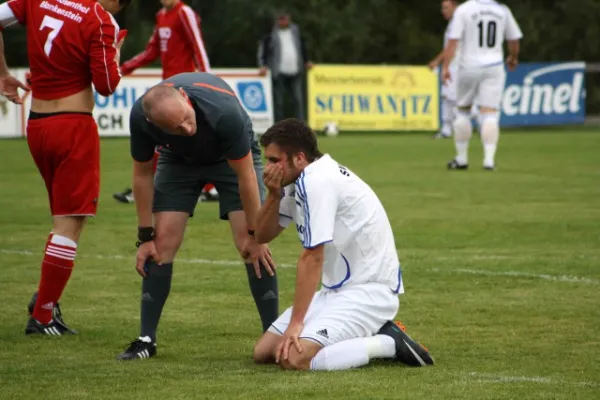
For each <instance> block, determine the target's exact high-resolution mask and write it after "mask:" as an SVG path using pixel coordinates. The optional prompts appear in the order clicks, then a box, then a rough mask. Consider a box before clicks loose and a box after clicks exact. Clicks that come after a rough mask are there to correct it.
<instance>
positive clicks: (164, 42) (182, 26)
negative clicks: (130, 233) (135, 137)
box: [113, 0, 218, 203]
mask: <svg viewBox="0 0 600 400" xmlns="http://www.w3.org/2000/svg"><path fill="white" fill-rule="evenodd" d="M160 3H161V4H162V6H163V8H161V9H160V11H159V12H158V13H156V20H155V21H156V24H155V27H154V31H153V32H152V36H151V37H150V40H149V41H148V44H147V45H146V49H145V50H144V51H142V52H141V53H139V54H137V55H136V56H135V57H133V58H132V59H130V60H128V61H126V62H124V63H123V65H121V72H122V74H123V76H126V75H129V74H131V73H132V72H133V71H135V70H136V69H138V68H141V67H144V66H146V65H148V64H150V63H152V62H154V61H155V60H157V59H158V58H159V57H160V61H161V64H162V70H163V74H162V75H163V76H162V77H163V80H164V79H168V78H170V77H172V76H174V75H177V74H180V73H184V72H210V63H209V61H208V55H207V53H206V48H205V46H204V39H203V38H202V32H201V30H200V17H199V15H198V14H197V13H196V12H194V10H193V9H192V8H191V7H190V6H188V5H186V4H185V3H184V2H182V1H181V0H160ZM157 156H158V152H157V153H156V154H155V164H156V161H157V159H158V158H157ZM113 197H114V198H115V200H117V201H120V202H122V203H133V202H134V198H133V192H132V190H131V189H130V188H129V189H126V190H125V191H123V192H121V193H115V194H114V195H113ZM200 199H201V200H203V201H217V200H218V193H217V190H216V189H215V186H214V185H213V184H207V185H206V186H205V187H204V190H203V191H202V194H201V196H200Z"/></svg>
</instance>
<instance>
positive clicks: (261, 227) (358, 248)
mask: <svg viewBox="0 0 600 400" xmlns="http://www.w3.org/2000/svg"><path fill="white" fill-rule="evenodd" d="M261 144H262V145H263V146H264V148H265V152H264V154H265V157H266V159H267V166H266V168H265V171H264V182H265V184H266V187H267V188H268V190H269V195H268V197H267V199H266V201H265V204H264V205H263V207H262V208H261V210H260V212H259V216H258V218H257V228H256V232H255V235H256V239H257V241H258V242H259V243H267V242H270V241H272V240H273V239H274V238H275V237H276V236H277V235H279V233H280V232H281V231H282V230H283V229H284V228H285V227H287V226H288V225H290V223H293V224H294V225H295V227H296V229H297V232H298V236H299V238H300V240H301V242H302V245H303V247H304V250H303V251H302V254H301V256H300V259H299V260H298V264H297V275H296V291H295V297H294V305H293V306H292V307H290V308H289V309H288V310H287V311H285V312H284V313H283V314H282V315H281V316H280V317H279V318H278V319H277V320H276V321H275V322H274V323H273V324H272V325H271V327H270V328H269V329H268V331H267V332H266V333H265V334H264V335H263V336H262V338H261V339H260V340H259V341H258V342H257V344H256V346H255V348H254V354H253V358H254V360H255V361H256V362H257V363H271V362H276V363H279V365H280V366H281V367H282V368H285V369H295V370H308V369H312V370H341V369H348V368H354V367H360V366H363V365H366V364H367V363H368V362H369V360H371V359H374V358H390V359H396V360H398V361H401V362H404V363H406V364H409V365H414V366H424V365H430V364H433V360H432V359H431V356H430V355H429V352H428V351H427V350H426V349H425V348H424V347H422V346H421V345H419V344H418V343H416V342H414V341H413V340H412V339H411V338H410V337H409V336H408V335H406V334H405V333H404V332H403V329H401V326H400V325H396V324H395V323H393V322H392V321H391V320H392V319H393V318H394V317H395V315H396V313H397V312H398V306H399V302H398V294H400V293H403V292H404V286H403V283H402V275H401V271H400V262H399V261H398V255H397V252H396V246H395V243H394V236H393V233H392V228H391V226H390V223H389V220H388V218H387V215H386V213H385V210H384V209H383V206H382V204H381V202H380V201H379V199H378V198H377V196H376V195H375V193H374V192H373V190H371V188H370V187H369V186H368V185H367V184H366V183H365V182H363V181H362V180H361V179H360V178H359V177H357V176H356V175H355V174H354V173H353V172H352V171H350V170H348V169H347V168H345V167H344V166H342V165H339V164H338V163H337V162H336V161H335V160H333V159H332V158H331V157H330V156H329V155H323V154H321V152H320V151H319V149H318V147H317V139H316V136H315V134H314V133H313V132H312V130H311V129H310V128H309V127H308V126H307V125H306V124H304V123H303V122H301V121H299V120H295V119H287V120H283V121H280V122H278V123H277V124H275V125H273V126H272V127H271V128H270V129H269V130H268V131H267V132H266V133H265V134H264V135H263V136H262V137H261ZM320 279H321V281H322V288H321V290H319V291H317V287H318V285H319V280H320ZM315 292H316V293H315Z"/></svg>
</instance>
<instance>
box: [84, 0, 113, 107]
mask: <svg viewBox="0 0 600 400" xmlns="http://www.w3.org/2000/svg"><path fill="white" fill-rule="evenodd" d="M94 11H95V13H96V17H97V20H98V23H97V24H95V27H94V28H93V30H92V34H91V43H90V69H91V72H92V82H93V83H94V87H95V88H96V91H97V92H98V93H100V94H101V95H102V96H110V95H111V94H112V93H113V92H114V91H115V89H116V88H117V85H118V84H119V82H120V80H121V72H120V71H119V65H118V64H117V62H116V60H115V58H116V56H117V48H116V44H117V35H118V34H119V26H118V25H117V22H116V21H115V20H114V18H113V16H112V15H110V14H109V13H108V12H106V11H105V10H104V9H103V8H102V7H101V6H100V5H99V4H98V3H96V4H95V6H94Z"/></svg>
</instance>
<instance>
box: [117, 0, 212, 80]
mask: <svg viewBox="0 0 600 400" xmlns="http://www.w3.org/2000/svg"><path fill="white" fill-rule="evenodd" d="M159 56H160V61H161V64H162V68H163V79H167V78H170V77H171V76H173V75H177V74H181V73H183V72H195V71H200V72H210V65H209V63H208V56H207V55H206V49H205V48H204V41H203V39H202V33H201V32H200V17H199V16H198V14H196V13H195V12H194V10H192V9H191V8H190V7H189V6H187V5H185V4H183V2H179V3H178V4H177V5H176V6H175V7H173V8H172V9H170V10H167V9H166V8H163V9H161V10H160V11H159V12H158V13H157V14H156V25H155V27H154V32H152V37H150V41H149V42H148V45H147V46H146V50H144V51H143V52H141V53H140V54H138V55H137V56H135V57H133V58H132V59H131V60H129V61H127V62H125V63H123V65H122V66H121V72H122V73H123V75H128V74H130V73H132V72H133V71H134V70H135V69H137V68H140V67H143V66H144V65H148V64H150V63H151V62H153V61H154V60H156V59H157V58H158V57H159Z"/></svg>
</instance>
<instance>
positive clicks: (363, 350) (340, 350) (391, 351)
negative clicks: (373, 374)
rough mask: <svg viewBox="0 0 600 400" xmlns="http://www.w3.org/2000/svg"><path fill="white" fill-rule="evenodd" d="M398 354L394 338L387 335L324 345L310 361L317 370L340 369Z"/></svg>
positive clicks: (359, 365)
mask: <svg viewBox="0 0 600 400" xmlns="http://www.w3.org/2000/svg"><path fill="white" fill-rule="evenodd" d="M395 354H396V344H395V343H394V339H392V338H391V337H389V336H386V335H375V336H372V337H366V338H355V339H349V340H344V341H343V342H339V343H336V344H334V345H331V346H328V347H323V348H322V349H321V350H320V351H319V352H318V353H317V355H316V356H315V357H314V358H313V359H312V361H311V363H310V369H312V370H315V371H339V370H345V369H350V368H357V367H362V366H363V365H367V364H368V363H369V361H370V360H371V359H373V358H392V357H394V356H395Z"/></svg>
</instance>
